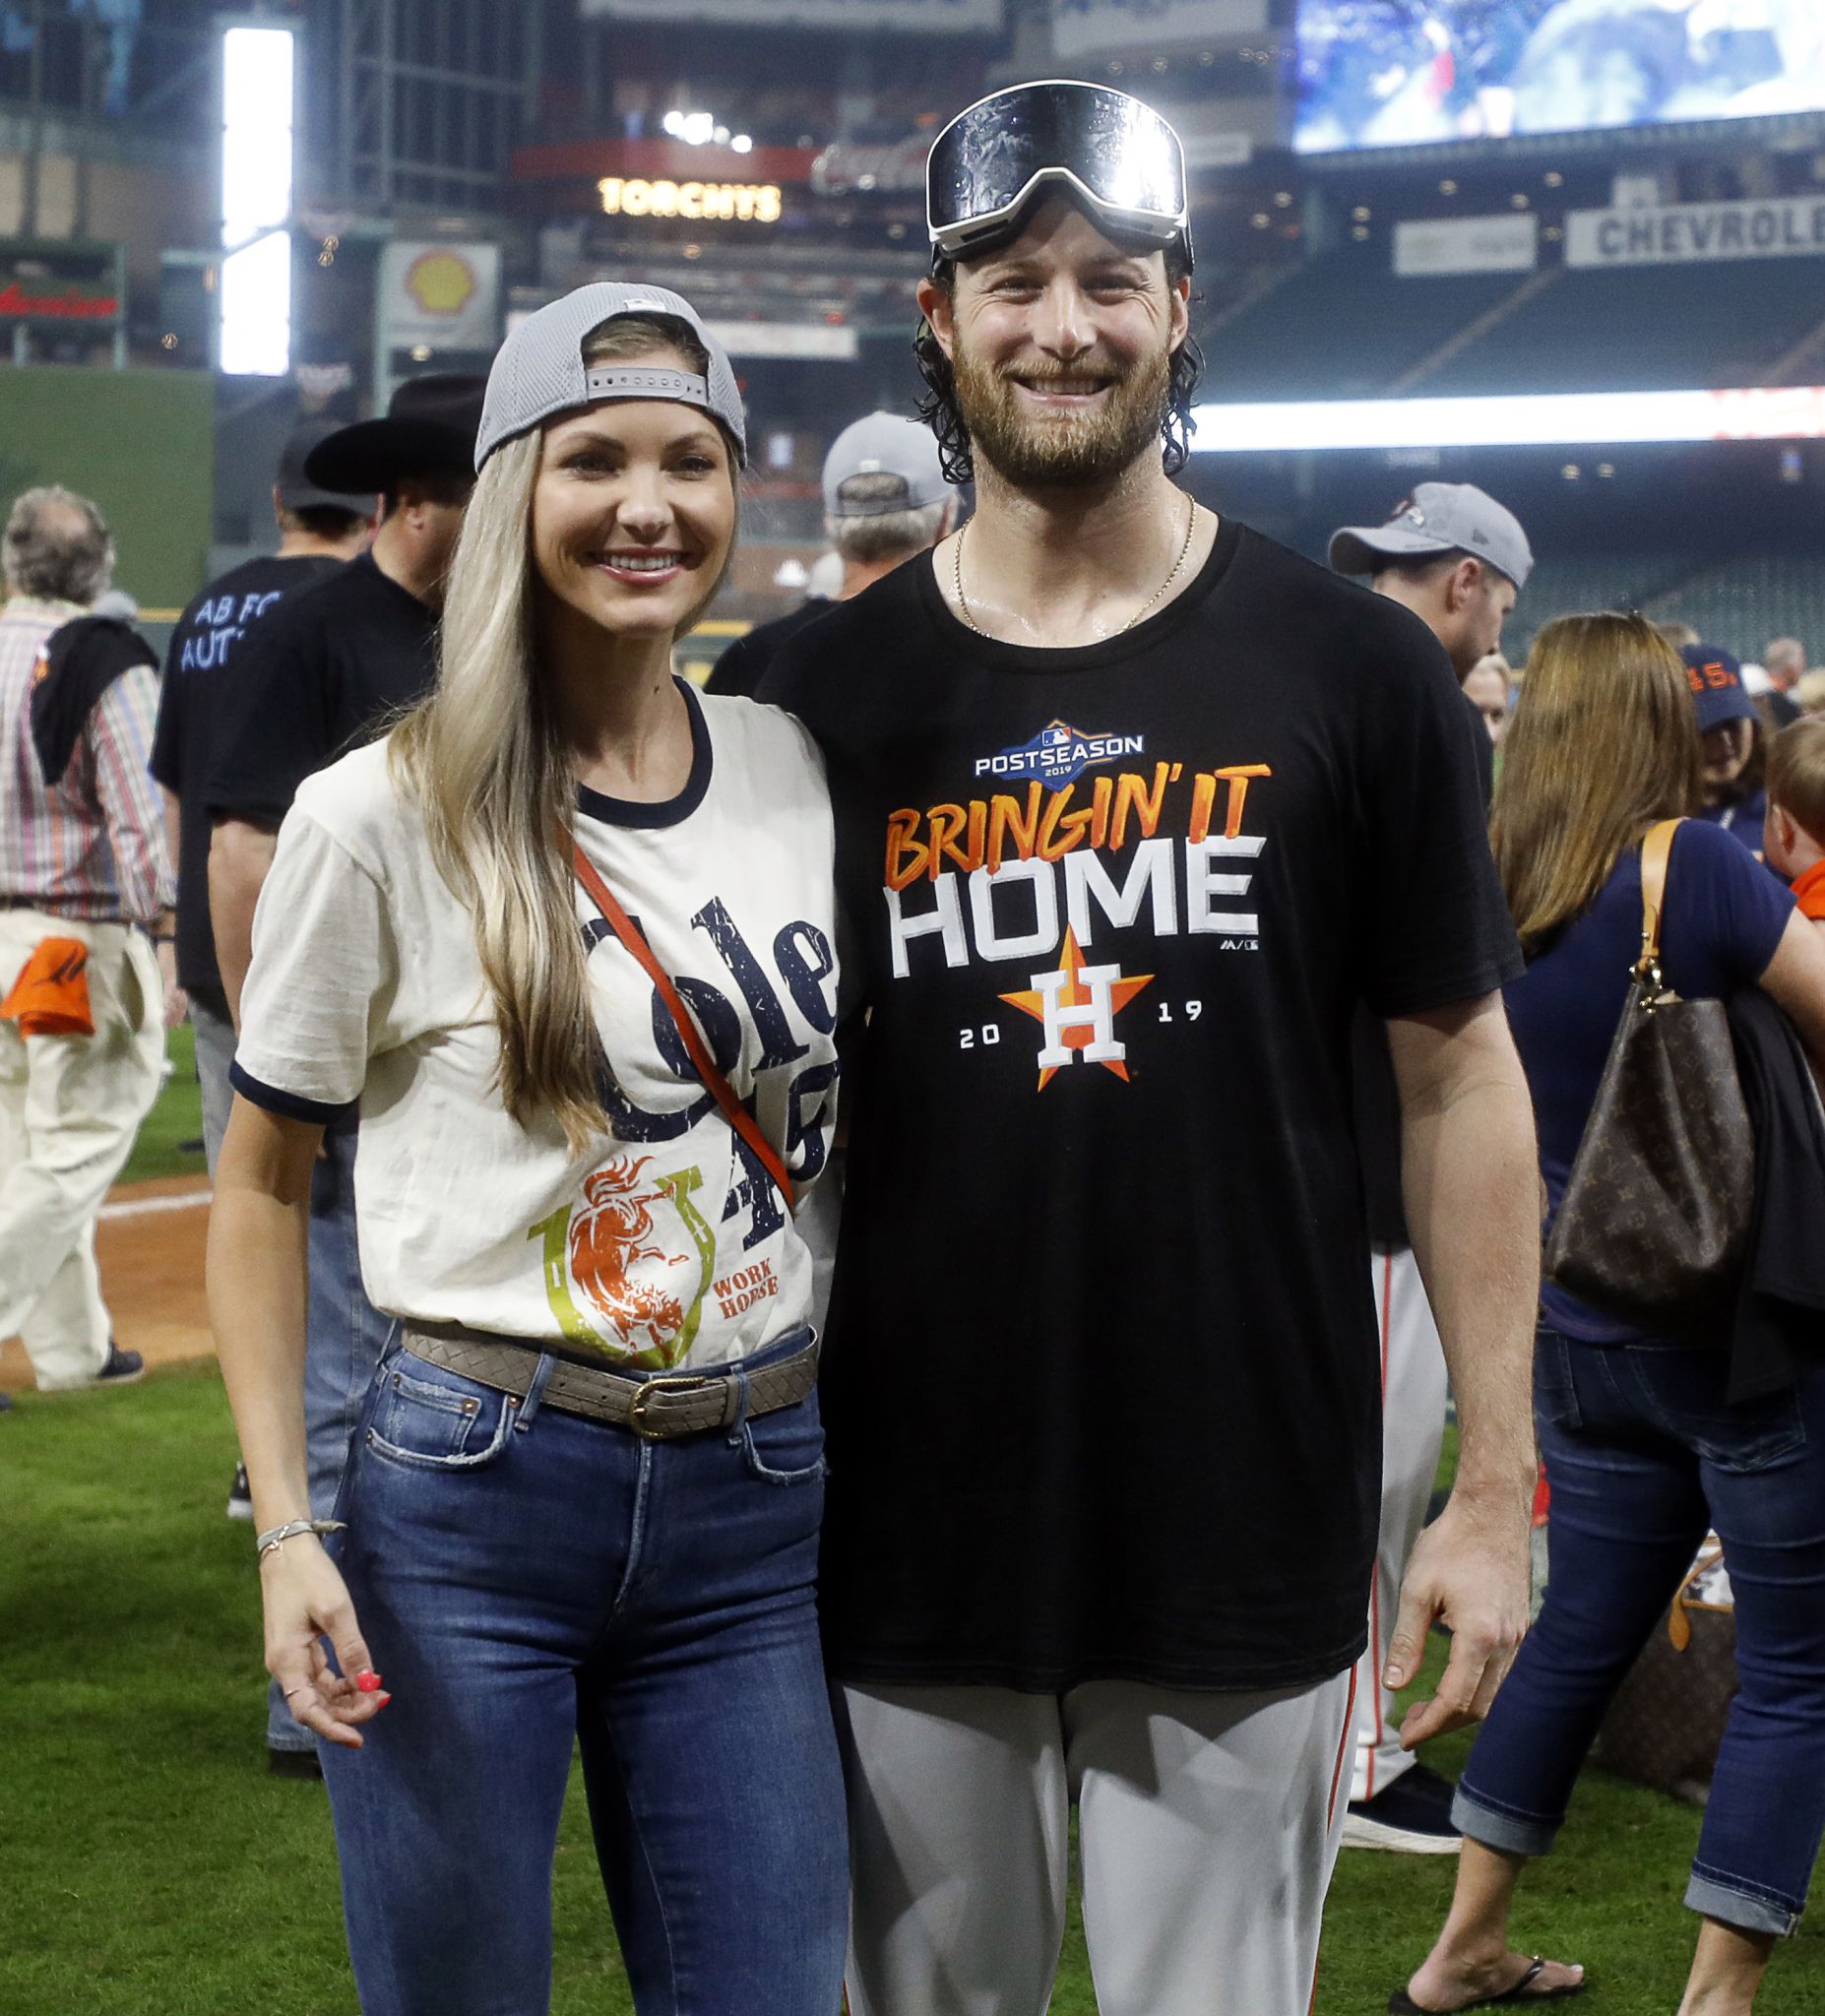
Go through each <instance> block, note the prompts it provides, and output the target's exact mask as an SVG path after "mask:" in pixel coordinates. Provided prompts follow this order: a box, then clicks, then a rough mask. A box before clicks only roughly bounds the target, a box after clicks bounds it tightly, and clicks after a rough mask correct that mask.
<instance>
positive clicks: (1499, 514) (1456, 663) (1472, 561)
mask: <svg viewBox="0 0 1825 2016" xmlns="http://www.w3.org/2000/svg"><path fill="white" fill-rule="evenodd" d="M1331 565H1332V566H1333V567H1335V568H1336V569H1337V571H1338V572H1339V573H1340V574H1367V575H1370V576H1372V577H1373V578H1372V581H1371V584H1370V585H1371V586H1372V587H1373V588H1374V590H1375V593H1376V594H1377V595H1385V596H1387V597H1388V598H1389V599H1390V600H1392V601H1397V602H1400V603H1402V604H1403V605H1404V606H1405V607H1407V608H1410V609H1412V610H1413V612H1414V614H1415V615H1416V616H1417V617H1418V618H1419V620H1420V621H1421V622H1422V623H1424V625H1425V626H1426V628H1427V629H1428V630H1430V631H1431V633H1432V634H1433V636H1434V637H1436V638H1437V639H1438V641H1439V643H1440V644H1442V645H1443V646H1444V647H1445V654H1446V656H1447V657H1448V658H1449V659H1450V660H1451V665H1452V669H1453V670H1454V671H1455V672H1456V673H1457V675H1458V678H1459V679H1460V681H1461V680H1463V679H1464V678H1465V677H1466V676H1468V674H1469V673H1470V671H1471V668H1472V667H1473V666H1474V665H1477V664H1479V662H1481V661H1482V660H1483V659H1485V658H1487V657H1488V655H1489V654H1490V652H1492V651H1494V650H1496V649H1497V648H1498V647H1499V646H1500V644H1501V641H1502V625H1503V623H1504V622H1505V621H1506V620H1507V618H1508V615H1509V613H1510V612H1511V611H1512V609H1513V608H1514V605H1515V600H1516V598H1517V597H1518V596H1519V595H1520V593H1521V591H1522V590H1523V589H1524V588H1525V587H1526V586H1527V578H1528V576H1529V575H1530V574H1532V573H1533V571H1534V554H1533V550H1532V548H1531V547H1530V546H1529V545H1528V542H1527V534H1526V533H1524V532H1523V531H1522V530H1521V521H1520V520H1519V519H1518V518H1517V517H1516V516H1515V515H1514V513H1513V512H1512V511H1508V510H1505V509H1504V508H1503V507H1502V506H1501V505H1500V504H1498V503H1497V502H1496V501H1495V499H1494V498H1493V497H1491V496H1490V495H1489V494H1488V493H1487V492H1486V491H1484V490H1479V489H1478V487H1477V486H1476V484H1475V483H1421V484H1419V486H1418V487H1417V488H1416V490H1415V491H1414V493H1413V495H1412V496H1411V497H1410V498H1408V499H1407V501H1406V502H1405V503H1403V504H1400V505H1398V506H1397V507H1396V508H1395V511H1394V514H1393V516H1392V517H1391V518H1390V519H1389V520H1388V522H1387V524H1386V525H1373V526H1370V525H1347V526H1345V527H1344V529H1343V530H1342V531H1341V532H1337V533H1333V534H1332V536H1331Z"/></svg>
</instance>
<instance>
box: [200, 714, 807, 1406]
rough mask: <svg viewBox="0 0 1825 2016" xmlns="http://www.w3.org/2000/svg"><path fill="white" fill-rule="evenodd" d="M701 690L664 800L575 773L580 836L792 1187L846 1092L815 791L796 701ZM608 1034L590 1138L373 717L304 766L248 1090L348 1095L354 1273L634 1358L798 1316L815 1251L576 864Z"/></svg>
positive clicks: (722, 1352)
mask: <svg viewBox="0 0 1825 2016" xmlns="http://www.w3.org/2000/svg"><path fill="white" fill-rule="evenodd" d="M682 690H684V692H685V697H686V699H687V701H688V703H689V706H690V712H691V730H692V736H693V743H694V759H693V763H692V768H691V777H690V782H689V783H688V784H687V785H686V787H685V788H684V790H683V791H682V792H681V793H680V794H679V795H678V796H677V797H675V798H673V799H670V800H668V801H666V802H665V803H662V804H635V803H628V802H624V801H620V800H616V799H610V798H605V797H602V796H601V795H600V794H598V793H597V792H594V791H589V790H584V789H581V788H580V789H579V793H578V818H577V836H578V838H579V840H580V841H581V842H582V844H583V847H584V849H585V850H586V851H587V852H588V854H589V856H590V858H591V860H592V861H594V863H595V864H596V866H597V868H598V870H599V871H600V873H601V875H602V877H603V879H604V880H605V881H606V882H607V884H608V886H609V888H610V889H611V890H612V891H613V892H614V894H615V895H616V896H617V897H618V898H619V899H620V902H621V905H622V907H623V909H624V910H626V911H627V912H628V913H629V914H630V915H631V916H632V917H633V918H634V920H635V921H636V922H637V923H638V924H639V925H640V926H641V927H642V929H643V930H644V931H645V933H646V936H647V939H648V942H649V943H650V944H651V945H652V947H653V950H654V953H655V954H656V956H657V957H658V959H659V961H660V963H661V966H662V967H663V968H664V969H665V971H666V972H667V973H669V974H671V975H672V976H673V977H674V978H675V980H676V982H677V986H678V990H679V992H680V993H681V994H682V995H683V996H684V998H685V1000H686V1002H687V1004H688V1005H689V1007H690V1009H691V1011H692V1012H693V1014H694V1015H695V1016H696V1018H697V1021H698V1024H699V1027H700V1028H701V1030H702V1031H703V1033H704V1036H705V1038H706V1040H707V1041H708V1043H709V1046H710V1048H711V1050H712V1052H713V1054H714V1055H715V1056H716V1058H717V1061H718V1063H719V1064H720V1065H721V1067H722V1069H723V1071H724V1075H725V1076H726V1077H727V1078H728V1081H729V1083H730V1084H731V1085H732V1086H733V1088H734V1091H735V1094H736V1097H737V1098H739V1099H740V1100H742V1101H743V1102H744V1103H747V1104H748V1105H749V1106H750V1108H751V1109H752V1110H753V1112H754V1113H755V1116H756V1118H757V1120H758V1121H759V1123H760V1127H761V1130H762V1132H763V1133H764V1134H765V1136H766V1137H767V1139H768V1140H769V1141H770V1142H771V1143H772V1144H773V1145H774V1146H775V1147H776V1148H777V1149H778V1150H779V1151H780V1153H781V1154H782V1156H783V1157H784V1159H785V1162H786V1165H787V1168H788V1169H789V1170H790V1171H791V1173H792V1178H793V1183H794V1186H795V1188H796V1189H797V1190H798V1192H799V1195H800V1196H801V1197H802V1195H803V1193H804V1189H805V1187H806V1186H807V1185H808V1184H809V1183H810V1182H811V1181H812V1180H814V1179H815V1177H816V1176H817V1174H818V1173H819V1171H820V1170H821V1169H822V1168H823V1166H824V1163H825V1159H826V1157H827V1155H828V1153H829V1148H830V1135H831V1128H832V1123H833V1121H834V1118H835V1114H836V1080H837V1057H836V1045H835V1041H834V1037H833V1031H834V1029H835V1026H836V1010H837V973H836V951H835V941H836V923H835V909H836V904H835V896H834V891H833V884H832V872H831V851H832V832H831V815H830V802H829V798H828V795H827V793H826V790H825V786H824V772H823V765H822V761H821V759H820V758H819V756H818V754H817V751H816V748H815V747H814V745H813V744H812V742H811V740H810V738H809V736H808V735H806V733H805V732H804V730H803V729H802V728H801V727H800V726H799V725H798V724H797V722H796V721H794V720H793V719H792V718H791V717H790V716H789V715H787V714H784V713H782V712H781V711H780V710H779V709H777V708H772V707H761V706H758V705H756V704H755V703H754V702H752V701H748V700H740V699H733V698H727V699H719V698H715V697H708V698H703V699H700V698H699V697H698V695H697V694H695V693H694V692H692V691H691V690H690V689H689V688H684V689H682ZM577 914H578V925H579V929H581V930H583V931H584V932H585V934H586V937H587V938H588V941H589V943H590V945H591V952H590V977H591V981H592V986H593V994H594V1002H595V1010H596V1023H597V1028H598V1031H599V1032H600V1034H601V1039H602V1044H603V1047H604V1049H605V1051H606V1053H607V1057H608V1060H609V1074H608V1077H607V1079H606V1080H605V1081H604V1082H603V1084H602V1087H601V1093H602V1102H603V1108H604V1127H603V1135H602V1138H601V1140H600V1141H599V1142H598V1143H597V1144H595V1145H594V1146H593V1147H592V1148H591V1149H590V1150H589V1151H588V1152H587V1153H586V1154H585V1155H583V1156H582V1157H581V1158H579V1157H575V1156H573V1155H572V1154H571V1153H570V1151H569V1150H568V1149H567V1148H566V1146H565V1143H564V1136H563V1133H562V1130H561V1129H560V1128H559V1127H558V1125H557V1123H556V1121H555V1120H550V1119H540V1120H538V1121H537V1122H535V1124H534V1125H533V1126H532V1127H531V1128H522V1127H521V1126H520V1124H519V1123H518V1122H517V1121H515V1120H514V1119H512V1118H511V1117H510V1116H509V1115H508V1113H507V1110H506V1108H505V1106H504V1105H503V1104H502V1102H501V1098H500V1094H499V1093H498V1091H497V1090H496V1089H495V1087H494V1073H495V1067H496V1063H497V1061H498V1058H499V1054H500V1042H499V1037H498V1034H497V1031H496V1028H495V1024H494V1020H493V1013H492V1006H491V1003H490V1001H489V999H488V996H487V991H486V988H485V985H484V982H483V979H482V974H481V964H480V960H479V958H478V957H477V955H476V951H475V942H474V932H473V928H472V922H471V918H470V914H469V913H468V912H467V911H466V910H465V909H464V908H463V907H462V906H461V905H460V904H459V903H458V901H457V899H456V898H455V896H454V895H453V894H452V893H451V891H450V889H449V888H448V886H447V885H446V884H445V882H444V881H443V878H442V877H441V876H440V875H439V873H438V871H437V869H436V867H435V865H434V864H433V862H432V859H431V853H430V849H429V846H428V844H427V842H426V840H425V836H424V830H423V825H422V822H421V820H420V818H419V816H418V814H417V812H416V810H415V809H414V807H413V806H412V805H411V804H410V803H409V801H408V800H407V799H405V798H403V797H402V796H401V794H400V793H399V791H398V790H397V789H396V788H395V786H394V783H393V780H392V778H391V776H390V774H389V771H388V765H387V751H386V744H385V743H384V742H381V743H375V744H373V745H371V746H369V747H367V748H364V749H359V750H357V751H355V752H354V753H353V754H352V755H349V756H346V757H344V758H343V759H342V760H341V761H340V762H338V763H335V764H332V765H331V766H330V768H329V769H327V770H323V771H320V772H318V773H317V775H316V776H314V777H312V778H310V779H309V780H308V781H307V782H306V783H305V784H304V785H303V787H302V788H300V790H299V791H298V794H297V798H296V801H295V803H294V804H293V806H292V809H291V811H290V813H289V814H288V815H287V817H286V819H285V822H284V825H283V828H282V829H281V831H280V836H279V848H278V852H277V855H276V857H275V859H274V862H273V868H272V872H271V874H270V875H269V876H268V877H267V881H266V886H265V888H264V889H263V891H262V892H261V897H260V905H259V909H258V912H257V913H256V914H255V918H254V937H253V965H252V968H251V970H250V972H249V974H248V977H247V984H246V988H245V991H244V994H243V998H242V1004H241V1035H240V1043H239V1047H238V1051H237V1054H236V1058H235V1064H234V1069H233V1082H234V1086H235V1089H236V1091H238V1092H239V1093H240V1094H241V1096H242V1097H243V1098H245V1099H248V1100H251V1101H253V1102H254V1103H257V1104H259V1105H263V1106H265V1107H267V1108H268V1109H270V1110H272V1111H275V1112H280V1113H285V1114H290V1115H293V1116H296V1117H299V1118H303V1119H328V1118H330V1117H332V1116H333V1115H334V1114H335V1112H336V1110H337V1109H338V1108H339V1107H341V1106H343V1105H345V1104H346V1103H348V1102H349V1101H351V1100H356V1099H358V1100H359V1102H360V1115H361V1123H360V1135H359V1143H358V1147H357V1149H356V1155H355V1205H356V1215H357V1219H358V1224H359V1231H360V1254H361V1276H362V1280H363V1282H364V1284H365V1286H366V1289H367V1292H368V1296H369V1298H370V1299H371V1300H372V1301H373V1302H374V1304H375V1305H376V1307H378V1308H379V1309H381V1310H383V1311H384V1312H386V1313H387V1314H388V1315H392V1316H399V1317H403V1318H406V1319H408V1320H415V1321H418V1322H427V1323H429V1322H453V1323H462V1324H466V1325H468V1326H470V1327H471V1328H472V1329H476V1330H484V1331H493V1332H498V1333H500V1334H503V1335H506V1336H511V1337H519V1338H525V1339H529V1340H534V1341H536V1342H538V1343H541V1344H548V1345H550V1346H553V1347H555V1348H557V1349H559V1350H561V1351H564V1352H567V1353H569V1354H570V1355H577V1356H582V1357H585V1358H599V1359H607V1360H610V1361H614V1362H618V1363H622V1364H630V1365H637V1366H643V1367H661V1366H673V1365H686V1366H689V1365H710V1364H719V1363H723V1362H726V1361H728V1360H732V1359H736V1358H741V1357H745V1356H747V1355H750V1354H752V1353H754V1352H756V1351H758V1350H760V1349H761V1348H762V1347H763V1346H765V1345H767V1344H769V1343H771V1342H772V1341H773V1340H774V1339H775V1338H777V1337H779V1336H782V1335H783V1334H784V1333H786V1332H787V1331H788V1330H790V1329H792V1328H793V1327H795V1326H796V1325H798V1324H801V1323H803V1322H804V1321H805V1320H806V1318H807V1316H808V1313H809V1310H810V1306H811V1259H810V1255H809V1254H808V1252H807V1251H806V1249H805V1246H804V1243H803V1241H802V1240H801V1239H800V1238H799V1237H798V1234H797V1232H796V1230H795V1229H794V1228H793V1225H792V1221H791V1215H790V1213H789V1212H788V1211H787V1208H786V1204H785V1201H784V1199H783V1198H782V1197H781V1195H780V1192H779V1190H778V1188H777V1187H776V1186H775V1184H774V1183H773V1182H772V1180H771V1179H770V1178H769V1177H768V1175H767V1174H766V1172H765V1170H764V1169H763V1168H762V1167H761V1166H760V1164H759V1161H758V1159H757V1158H756V1157H755V1156H754V1155H753V1153H752V1151H751V1150H749V1149H748V1148H746V1147H745V1146H744V1145H743V1144H742V1143H740V1142H739V1141H738V1140H737V1138H736V1136H735V1134H734V1131H733V1129H731V1128H730V1126H729V1124H728V1122H727V1120H725V1119H724V1116H723V1113H722V1111H721V1109H720V1108H719V1107H718V1106H717V1104H716V1102H715V1100H714V1099H713V1098H712V1096H711V1095H710V1093H709V1092H708V1091H706V1090H705V1089H704V1088H703V1086H702V1084H701V1083H700V1081H699V1080H698V1078H697V1076H696V1073H695V1072H694V1071H693V1069H692V1067H691V1064H690V1061H689V1058H688V1056H687V1055H686V1052H685V1049H684V1045H683V1043H682V1042H681V1041H680V1040H679V1039H678V1036H677V1032H676V1030H675V1029H674V1027H673V1025H672V1022H671V1019H670V1017H669V1015H668V1014H667V1013H666V1011H665V1008H664V1006H663V1004H662V1002H661V1000H660V998H659V992H658V989H657V988H656V987H655V986H654V985H653V984H652V982H651V981H650V980H649V979H648V978H647V977H646V975H645V974H644V973H643V972H642V971H641V970H640V968H639V967H638V966H637V965H636V963H635V961H634V959H633V957H632V955H631V954H629V953H628V952H627V951H626V949H625V948H624V947H623V946H622V945H621V943H620V942H619V940H618V939H616V938H615V937H613V936H612V934H609V933H607V931H606V928H605V926H603V925H602V924H601V922H600V920H599V918H598V914H597V911H596V908H595V906H594V905H593V904H592V903H591V902H590V900H589V898H588V897H587V896H586V895H585V893H584V892H583V890H582V889H581V888H579V889H578V890H577Z"/></svg>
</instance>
